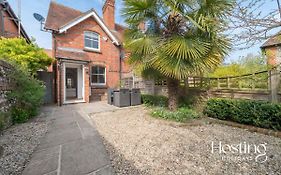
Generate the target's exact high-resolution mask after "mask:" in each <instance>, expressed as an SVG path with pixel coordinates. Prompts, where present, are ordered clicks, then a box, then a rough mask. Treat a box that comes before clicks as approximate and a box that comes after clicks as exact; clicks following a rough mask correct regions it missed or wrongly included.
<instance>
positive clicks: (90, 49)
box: [84, 31, 101, 52]
mask: <svg viewBox="0 0 281 175" xmlns="http://www.w3.org/2000/svg"><path fill="white" fill-rule="evenodd" d="M87 33H92V34H96V35H97V36H98V48H92V47H87V46H86V42H85V38H86V35H87ZM100 42H101V41H100V34H99V33H97V32H93V31H85V32H84V48H85V49H86V50H89V51H95V52H100Z"/></svg>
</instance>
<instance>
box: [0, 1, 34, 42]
mask: <svg viewBox="0 0 281 175" xmlns="http://www.w3.org/2000/svg"><path fill="white" fill-rule="evenodd" d="M19 36H21V37H23V38H25V39H26V41H27V42H28V43H31V41H30V38H29V36H28V35H27V33H26V31H25V30H24V28H23V26H22V25H21V24H20V23H19V18H18V17H17V15H16V14H15V12H14V11H13V9H12V8H11V6H10V4H9V3H8V2H7V1H3V2H0V37H4V38H15V37H19Z"/></svg>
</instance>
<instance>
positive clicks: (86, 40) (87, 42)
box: [85, 38, 91, 47]
mask: <svg viewBox="0 0 281 175" xmlns="http://www.w3.org/2000/svg"><path fill="white" fill-rule="evenodd" d="M85 47H91V41H90V40H88V39H86V38H85Z"/></svg>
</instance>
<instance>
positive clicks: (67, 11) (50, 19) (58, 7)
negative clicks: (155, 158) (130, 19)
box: [45, 1, 125, 38]
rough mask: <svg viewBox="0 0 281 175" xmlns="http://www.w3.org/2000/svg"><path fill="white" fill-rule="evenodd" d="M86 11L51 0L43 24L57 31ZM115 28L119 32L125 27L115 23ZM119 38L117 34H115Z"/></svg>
mask: <svg viewBox="0 0 281 175" xmlns="http://www.w3.org/2000/svg"><path fill="white" fill-rule="evenodd" d="M86 13H88V12H85V13H83V12H81V11H79V10H76V9H73V8H70V7H66V6H64V5H62V4H58V3H56V2H54V1H51V3H50V7H49V12H48V16H47V20H46V24H45V28H46V29H50V30H54V31H58V30H59V29H60V28H61V27H62V26H65V25H66V24H68V23H70V22H71V21H73V20H75V19H76V18H78V17H80V16H83V15H85V14H86ZM115 30H116V31H117V32H118V33H119V32H121V33H122V32H123V31H124V30H125V27H124V26H122V25H119V24H115ZM117 37H118V38H119V36H117Z"/></svg>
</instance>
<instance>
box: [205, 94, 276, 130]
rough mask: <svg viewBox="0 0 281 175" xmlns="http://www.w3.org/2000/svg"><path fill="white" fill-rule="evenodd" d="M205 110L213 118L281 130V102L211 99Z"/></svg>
mask: <svg viewBox="0 0 281 175" xmlns="http://www.w3.org/2000/svg"><path fill="white" fill-rule="evenodd" d="M203 112H204V114H205V115H207V116H208V117H212V118H218V119H221V120H229V121H234V122H237V123H242V124H247V125H253V126H257V127H262V128H269V129H275V130H281V104H273V103H270V102H264V101H253V100H233V99H210V100H209V101H208V102H207V105H206V107H205V109H204V111H203Z"/></svg>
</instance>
